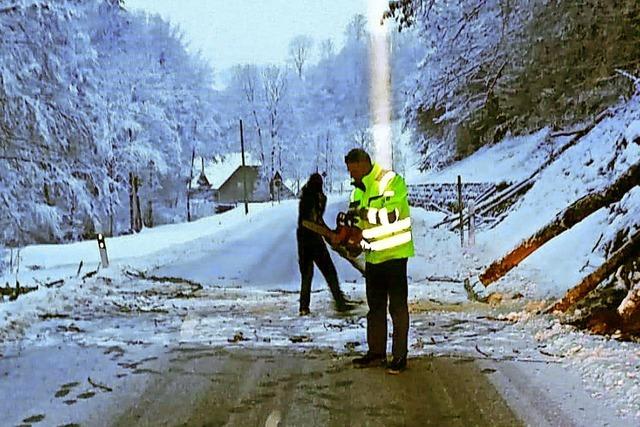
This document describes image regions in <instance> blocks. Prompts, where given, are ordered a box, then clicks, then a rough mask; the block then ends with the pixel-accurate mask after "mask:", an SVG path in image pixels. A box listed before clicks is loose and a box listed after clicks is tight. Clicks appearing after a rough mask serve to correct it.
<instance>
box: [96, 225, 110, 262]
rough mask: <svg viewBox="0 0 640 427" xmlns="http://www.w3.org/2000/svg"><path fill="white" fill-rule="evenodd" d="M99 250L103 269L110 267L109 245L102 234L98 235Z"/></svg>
mask: <svg viewBox="0 0 640 427" xmlns="http://www.w3.org/2000/svg"><path fill="white" fill-rule="evenodd" d="M98 249H100V262H101V263H102V268H107V267H109V257H108V256H107V244H106V243H105V241H104V236H103V235H102V233H98Z"/></svg>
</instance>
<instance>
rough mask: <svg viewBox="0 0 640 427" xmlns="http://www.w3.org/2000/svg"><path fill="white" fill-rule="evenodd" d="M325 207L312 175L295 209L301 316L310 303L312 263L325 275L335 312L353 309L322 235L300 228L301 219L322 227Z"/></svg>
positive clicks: (318, 177)
mask: <svg viewBox="0 0 640 427" xmlns="http://www.w3.org/2000/svg"><path fill="white" fill-rule="evenodd" d="M326 205H327V196H325V195H324V193H323V192H322V176H321V175H320V174H318V173H314V174H312V175H311V176H310V177H309V180H308V181H307V183H306V184H305V185H304V186H303V187H302V194H301V196H300V204H299V206H298V230H297V231H296V237H297V240H298V264H299V266H300V276H301V279H302V282H301V285H300V315H301V316H305V315H307V314H309V303H310V300H311V280H312V279H313V264H314V263H315V264H316V265H317V266H318V268H319V269H320V272H321V273H322V275H323V276H324V278H325V280H326V281H327V284H328V285H329V290H331V294H332V295H333V300H334V301H335V306H336V310H338V311H348V310H350V309H352V308H353V306H352V305H351V304H350V303H349V302H348V301H347V300H346V298H345V296H344V294H343V293H342V291H341V290H340V283H339V281H338V272H337V271H336V267H335V266H334V265H333V261H332V260H331V256H330V255H329V251H328V250H327V245H326V244H325V242H324V240H323V238H322V236H320V235H319V234H317V233H315V232H313V231H311V230H308V229H306V228H304V227H303V226H302V220H303V219H306V220H308V221H313V222H316V223H318V224H324V219H323V215H324V210H325V208H326Z"/></svg>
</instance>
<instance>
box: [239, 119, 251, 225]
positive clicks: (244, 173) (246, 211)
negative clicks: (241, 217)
mask: <svg viewBox="0 0 640 427" xmlns="http://www.w3.org/2000/svg"><path fill="white" fill-rule="evenodd" d="M240 151H241V152H242V183H243V188H244V214H245V215H248V214H249V202H248V201H247V169H246V168H245V164H244V133H243V132H242V119H240Z"/></svg>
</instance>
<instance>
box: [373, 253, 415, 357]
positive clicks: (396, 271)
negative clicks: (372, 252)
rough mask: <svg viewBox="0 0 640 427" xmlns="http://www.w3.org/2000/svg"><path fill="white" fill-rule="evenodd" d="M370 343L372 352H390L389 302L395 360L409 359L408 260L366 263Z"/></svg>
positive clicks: (377, 353)
mask: <svg viewBox="0 0 640 427" xmlns="http://www.w3.org/2000/svg"><path fill="white" fill-rule="evenodd" d="M365 271H366V273H365V281H366V288H367V304H368V305H369V313H368V314H367V343H368V345H369V353H372V354H376V355H385V354H386V353H387V301H388V302H389V313H390V314H391V321H392V323H393V347H392V353H393V357H394V358H404V357H407V336H408V334H409V308H408V306H407V258H400V259H392V260H389V261H385V262H382V263H380V264H371V263H367V265H366V270H365Z"/></svg>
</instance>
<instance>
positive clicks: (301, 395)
mask: <svg viewBox="0 0 640 427" xmlns="http://www.w3.org/2000/svg"><path fill="white" fill-rule="evenodd" d="M171 356H172V357H170V358H169V360H168V362H167V366H166V367H165V368H164V369H163V372H157V375H156V379H155V380H154V381H152V382H151V383H150V385H149V387H148V388H147V389H146V390H145V392H144V393H143V394H142V396H141V397H140V398H139V399H136V401H135V402H133V403H132V402H128V403H129V405H128V406H122V407H121V409H122V412H121V413H120V414H114V416H115V418H114V423H113V425H116V426H268V427H273V426H517V425H522V423H521V422H520V421H518V420H517V419H516V418H515V417H514V415H513V413H512V412H511V410H510V409H509V408H508V406H507V405H506V404H505V402H504V400H503V399H502V398H501V397H500V395H499V394H498V393H497V391H496V390H495V388H494V387H493V386H492V385H491V384H490V383H489V382H488V381H487V378H486V375H485V373H483V372H482V369H481V368H480V367H479V366H478V365H477V364H476V363H475V362H473V361H471V360H468V359H454V358H434V357H423V358H413V359H409V367H408V369H407V370H406V371H405V372H403V373H402V374H400V375H397V376H394V375H389V374H387V373H386V372H385V370H384V369H383V368H367V369H355V368H353V367H352V366H351V357H346V356H337V355H335V354H333V353H332V352H330V351H325V350H309V351H306V352H292V351H290V350H286V349H282V350H279V349H270V350H255V349H234V350H225V349H211V348H206V347H194V348H180V349H176V350H173V351H172V352H171Z"/></svg>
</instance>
